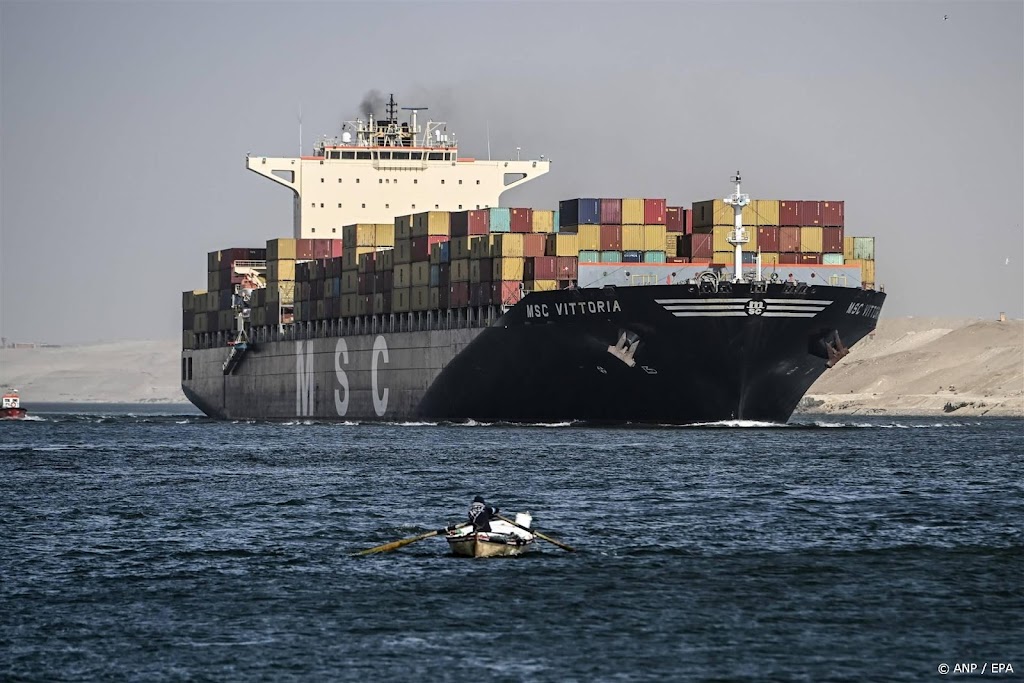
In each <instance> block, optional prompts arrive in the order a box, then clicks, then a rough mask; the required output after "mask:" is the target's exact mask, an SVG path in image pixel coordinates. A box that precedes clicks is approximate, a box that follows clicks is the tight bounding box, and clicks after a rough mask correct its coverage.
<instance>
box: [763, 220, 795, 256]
mask: <svg viewBox="0 0 1024 683" xmlns="http://www.w3.org/2000/svg"><path fill="white" fill-rule="evenodd" d="M765 251H767V250H765ZM779 251H780V252H783V253H788V254H795V253H797V252H799V251H800V228H791V227H786V228H779Z"/></svg>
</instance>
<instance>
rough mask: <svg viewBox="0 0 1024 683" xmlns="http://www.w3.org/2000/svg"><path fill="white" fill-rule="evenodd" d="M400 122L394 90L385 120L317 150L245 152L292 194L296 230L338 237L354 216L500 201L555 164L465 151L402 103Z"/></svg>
mask: <svg viewBox="0 0 1024 683" xmlns="http://www.w3.org/2000/svg"><path fill="white" fill-rule="evenodd" d="M404 109H405V110H406V111H408V112H409V119H408V121H405V122H399V120H398V116H397V104H396V103H395V99H394V96H392V97H391V98H390V100H389V102H388V104H387V113H386V116H385V117H384V118H383V119H374V117H373V115H372V114H370V115H369V117H368V119H367V120H365V121H364V120H361V119H356V120H355V121H346V122H345V124H344V125H343V126H342V132H341V136H340V137H333V138H326V137H325V138H321V139H320V140H319V141H318V142H317V143H316V146H315V147H314V153H313V155H312V156H298V157H264V156H254V155H251V154H250V155H247V156H246V167H247V168H248V169H249V170H250V171H253V172H255V173H259V174H260V175H262V176H264V177H265V178H268V179H270V180H273V181H274V182H276V183H278V184H280V185H284V186H285V187H287V188H288V189H290V190H291V191H292V193H293V196H294V226H293V233H294V236H295V237H299V238H323V239H341V228H342V226H345V225H352V224H354V223H392V222H394V220H395V217H396V216H402V215H407V214H411V213H419V212H422V211H463V210H467V209H485V208H489V207H492V206H498V205H499V200H500V198H501V195H502V193H503V192H505V191H506V190H510V189H512V188H513V187H518V186H519V185H522V184H523V183H526V182H529V181H530V180H533V179H534V178H537V177H539V176H541V175H544V174H545V173H547V172H548V171H549V170H550V165H551V162H550V161H547V160H545V159H543V158H541V159H539V160H519V159H516V160H511V159H510V160H493V161H492V160H490V159H488V160H482V159H473V158H466V157H460V156H459V151H458V144H457V141H456V138H455V136H454V134H451V133H449V132H448V127H447V124H446V123H444V122H438V121H429V120H428V121H427V123H426V124H425V125H423V126H420V125H419V124H418V122H417V114H418V113H419V112H420V111H423V110H424V109H425V108H423V107H405V108H404Z"/></svg>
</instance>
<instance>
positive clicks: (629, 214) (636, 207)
mask: <svg viewBox="0 0 1024 683" xmlns="http://www.w3.org/2000/svg"><path fill="white" fill-rule="evenodd" d="M622 224H623V225H643V224H644V200H643V199H635V198H634V199H623V200H622ZM622 248H623V249H626V250H629V248H628V247H626V245H622Z"/></svg>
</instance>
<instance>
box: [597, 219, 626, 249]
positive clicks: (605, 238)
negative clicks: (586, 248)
mask: <svg viewBox="0 0 1024 683" xmlns="http://www.w3.org/2000/svg"><path fill="white" fill-rule="evenodd" d="M601 251H622V226H621V225H602V226H601Z"/></svg>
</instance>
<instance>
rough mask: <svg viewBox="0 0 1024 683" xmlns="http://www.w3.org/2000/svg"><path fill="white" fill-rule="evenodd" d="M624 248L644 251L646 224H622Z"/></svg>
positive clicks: (625, 249) (624, 249)
mask: <svg viewBox="0 0 1024 683" xmlns="http://www.w3.org/2000/svg"><path fill="white" fill-rule="evenodd" d="M622 201H626V200H622ZM622 250H623V251H643V250H644V226H642V225H623V226H622Z"/></svg>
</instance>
